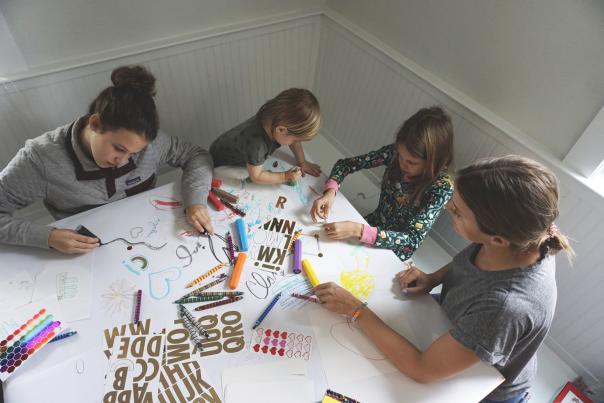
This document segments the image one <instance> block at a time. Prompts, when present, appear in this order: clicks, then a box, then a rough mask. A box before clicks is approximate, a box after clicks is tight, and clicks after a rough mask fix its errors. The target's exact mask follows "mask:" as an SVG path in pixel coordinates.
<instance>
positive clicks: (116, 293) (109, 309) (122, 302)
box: [101, 279, 136, 316]
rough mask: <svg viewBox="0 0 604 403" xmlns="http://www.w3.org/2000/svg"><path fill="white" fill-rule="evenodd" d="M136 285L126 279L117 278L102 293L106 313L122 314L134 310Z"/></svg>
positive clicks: (112, 314)
mask: <svg viewBox="0 0 604 403" xmlns="http://www.w3.org/2000/svg"><path fill="white" fill-rule="evenodd" d="M135 291H136V287H135V286H134V285H132V284H129V283H128V282H126V281H125V280H124V279H120V280H116V281H114V282H112V283H111V285H109V287H108V288H107V290H106V291H105V292H103V293H102V294H101V299H102V301H103V305H104V308H105V314H107V315H110V316H122V315H125V314H129V313H131V312H132V305H133V303H134V299H133V296H134V292H135Z"/></svg>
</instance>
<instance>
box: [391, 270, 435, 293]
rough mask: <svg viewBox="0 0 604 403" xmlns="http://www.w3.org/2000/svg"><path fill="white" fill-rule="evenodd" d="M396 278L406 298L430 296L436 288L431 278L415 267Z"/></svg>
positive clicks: (400, 273) (402, 272) (398, 274)
mask: <svg viewBox="0 0 604 403" xmlns="http://www.w3.org/2000/svg"><path fill="white" fill-rule="evenodd" d="M396 277H397V278H398V282H399V284H400V285H401V290H402V291H403V294H404V295H405V296H419V295H423V294H428V293H429V292H430V291H431V290H432V289H433V288H434V284H433V282H432V279H431V277H430V276H429V275H427V274H426V273H424V272H423V271H421V270H420V269H418V268H417V267H415V266H413V265H412V266H411V267H410V268H409V269H407V270H403V271H401V272H399V273H397V275H396Z"/></svg>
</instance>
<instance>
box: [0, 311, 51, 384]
mask: <svg viewBox="0 0 604 403" xmlns="http://www.w3.org/2000/svg"><path fill="white" fill-rule="evenodd" d="M60 324H61V322H59V321H55V320H54V319H53V316H52V315H51V314H49V313H47V312H46V309H41V310H40V312H38V313H37V314H35V315H34V316H32V317H31V318H30V319H28V320H27V321H26V322H25V323H24V324H22V325H21V326H19V327H18V328H17V329H16V330H14V331H13V332H12V333H11V334H9V335H8V336H7V337H6V338H5V339H4V340H2V341H0V380H1V381H5V380H6V379H7V378H8V377H9V376H10V375H11V374H12V373H13V372H14V371H15V370H16V369H17V368H19V367H20V366H21V365H22V364H23V363H24V362H25V361H26V360H27V359H28V358H29V357H31V356H32V355H34V354H35V353H36V352H38V351H39V350H40V349H41V348H42V347H44V346H45V345H46V344H47V343H48V342H49V341H50V340H51V339H52V338H53V337H55V336H56V332H57V331H58V330H59V329H58V327H59V325H60Z"/></svg>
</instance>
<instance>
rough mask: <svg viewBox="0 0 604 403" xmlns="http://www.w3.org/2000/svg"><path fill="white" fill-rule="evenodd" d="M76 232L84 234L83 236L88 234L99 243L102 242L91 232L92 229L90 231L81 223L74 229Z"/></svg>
mask: <svg viewBox="0 0 604 403" xmlns="http://www.w3.org/2000/svg"><path fill="white" fill-rule="evenodd" d="M75 230H76V232H77V233H78V234H80V235H84V236H89V237H91V238H96V239H98V240H99V245H102V244H103V243H102V242H101V238H99V237H98V236H96V235H94V234H93V233H92V231H90V230H89V229H88V228H86V227H84V226H83V225H78V226H77V228H76V229H75Z"/></svg>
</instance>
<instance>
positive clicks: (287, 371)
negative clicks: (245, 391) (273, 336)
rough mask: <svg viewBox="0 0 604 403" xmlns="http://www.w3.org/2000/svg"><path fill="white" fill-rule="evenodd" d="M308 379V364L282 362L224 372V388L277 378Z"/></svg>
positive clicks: (234, 368) (246, 366) (265, 363)
mask: <svg viewBox="0 0 604 403" xmlns="http://www.w3.org/2000/svg"><path fill="white" fill-rule="evenodd" d="M292 376H293V377H294V379H299V378H304V377H306V363H305V362H303V361H300V360H280V361H269V362H262V363H259V364H253V365H245V366H241V367H233V368H227V369H224V370H223V371H222V388H223V390H226V387H227V386H228V385H230V384H235V383H239V382H241V381H245V382H263V381H267V380H269V381H273V380H274V379H275V378H284V377H285V378H286V379H288V380H291V377H292Z"/></svg>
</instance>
